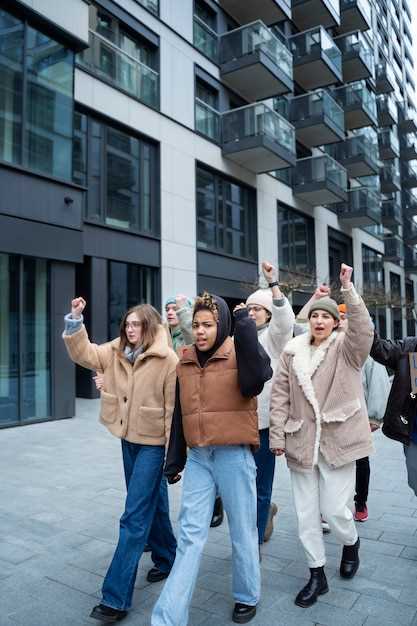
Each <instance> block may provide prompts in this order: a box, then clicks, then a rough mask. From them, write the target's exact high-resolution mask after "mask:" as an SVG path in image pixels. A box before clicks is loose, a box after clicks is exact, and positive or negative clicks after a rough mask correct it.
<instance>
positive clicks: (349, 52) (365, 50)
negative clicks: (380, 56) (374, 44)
mask: <svg viewBox="0 0 417 626" xmlns="http://www.w3.org/2000/svg"><path fill="white" fill-rule="evenodd" d="M335 42H336V43H337V45H338V47H339V49H340V51H341V52H342V57H343V61H345V60H347V59H350V58H352V57H357V58H359V59H360V60H361V61H362V63H363V64H364V65H365V66H366V68H367V69H368V71H369V74H370V75H371V76H374V74H375V60H374V51H373V50H372V48H371V46H370V45H369V43H368V41H367V40H366V39H365V37H364V35H363V34H362V33H361V32H360V31H358V32H356V33H349V34H347V35H342V36H340V37H337V38H336V39H335Z"/></svg>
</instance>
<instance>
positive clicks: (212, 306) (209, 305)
mask: <svg viewBox="0 0 417 626" xmlns="http://www.w3.org/2000/svg"><path fill="white" fill-rule="evenodd" d="M198 311H210V312H211V313H213V316H214V319H215V320H216V321H218V319H219V308H218V306H217V304H216V301H215V299H214V297H213V296H212V295H211V293H208V292H207V291H205V292H204V293H202V294H201V296H197V298H196V299H195V301H194V309H193V318H194V315H195V314H196V313H198Z"/></svg>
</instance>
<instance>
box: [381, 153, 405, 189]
mask: <svg viewBox="0 0 417 626" xmlns="http://www.w3.org/2000/svg"><path fill="white" fill-rule="evenodd" d="M380 180H381V191H382V192H383V193H389V192H393V191H397V190H399V189H401V174H400V162H399V160H398V159H392V160H390V161H384V163H383V165H382V167H381V169H380Z"/></svg>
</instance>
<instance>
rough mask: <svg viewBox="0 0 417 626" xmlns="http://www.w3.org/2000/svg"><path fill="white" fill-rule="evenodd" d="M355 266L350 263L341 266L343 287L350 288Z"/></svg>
mask: <svg viewBox="0 0 417 626" xmlns="http://www.w3.org/2000/svg"><path fill="white" fill-rule="evenodd" d="M352 272H353V267H350V265H346V263H342V265H341V266H340V282H341V284H342V287H343V289H349V288H350V286H351V284H352V283H351V281H350V279H351V277H352Z"/></svg>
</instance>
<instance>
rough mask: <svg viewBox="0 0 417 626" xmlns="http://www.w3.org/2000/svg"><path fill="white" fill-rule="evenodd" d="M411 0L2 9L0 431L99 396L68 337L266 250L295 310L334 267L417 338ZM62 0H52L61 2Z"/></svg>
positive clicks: (186, 0) (231, 281) (232, 296)
mask: <svg viewBox="0 0 417 626" xmlns="http://www.w3.org/2000/svg"><path fill="white" fill-rule="evenodd" d="M409 2H410V0H378V2H373V1H372V0H256V2H243V1H241V0H218V1H217V2H215V1H214V0H175V2H173V1H172V0H117V1H116V0H114V1H112V0H92V1H91V2H90V1H89V2H86V1H85V0H68V1H67V2H65V3H55V4H54V3H50V2H49V1H47V0H3V2H2V3H1V8H0V189H1V193H0V289H1V295H2V297H1V299H0V308H1V311H0V326H1V332H0V427H4V426H11V425H19V424H25V423H29V422H34V421H42V420H45V419H59V418H65V417H71V416H72V415H73V414H74V402H75V396H76V395H79V396H82V397H94V396H95V390H94V388H93V386H92V381H91V373H90V372H86V371H85V370H82V369H78V368H77V370H76V371H75V369H74V367H73V365H72V364H71V363H70V362H69V360H68V358H67V356H66V353H65V351H64V348H63V344H62V339H61V334H62V328H63V315H64V314H65V313H66V312H67V311H68V310H69V307H70V302H71V298H72V297H73V296H74V295H82V296H84V297H85V299H86V300H87V309H86V312H85V313H86V314H85V321H86V325H87V328H88V331H89V333H90V336H91V337H92V338H93V339H94V340H95V341H96V342H102V341H106V340H108V339H109V338H111V337H114V336H115V335H116V334H117V332H118V324H119V319H120V316H121V313H122V312H123V311H124V310H125V309H126V308H127V307H129V306H130V305H132V304H136V303H139V302H151V303H152V304H154V305H155V306H156V307H157V308H159V309H160V308H161V306H162V304H163V302H164V300H165V299H166V298H167V297H168V296H170V295H172V294H175V293H178V292H181V293H186V294H188V295H190V296H193V295H195V294H196V293H198V292H200V291H201V290H203V289H208V290H211V291H214V292H215V293H218V294H219V295H221V296H223V297H225V298H226V299H227V300H228V302H229V304H230V305H233V304H234V303H235V302H238V301H241V300H242V299H244V298H245V297H246V296H247V294H248V293H249V292H250V291H251V290H252V289H253V286H254V285H255V284H256V283H257V281H258V277H259V263H260V262H261V261H262V260H263V259H268V260H270V261H272V262H273V263H275V264H277V265H278V266H279V268H280V277H281V281H282V282H283V284H284V285H285V287H286V289H287V291H288V294H289V297H290V299H291V300H292V303H293V305H294V307H295V308H297V307H301V306H302V304H303V303H304V302H305V301H306V299H308V297H309V296H310V294H311V292H312V290H313V288H314V285H315V284H316V283H317V282H318V281H324V282H327V283H330V284H332V283H336V282H337V275H338V269H339V266H340V262H341V261H347V262H349V263H352V264H353V267H354V275H355V282H356V284H357V285H358V286H359V288H360V290H362V292H363V294H364V296H365V297H366V299H367V302H368V304H369V307H370V309H371V310H372V312H373V314H374V317H375V323H376V326H377V328H378V330H379V331H380V333H381V334H382V335H384V336H387V337H401V336H403V335H404V334H406V333H408V334H415V313H414V309H415V306H414V302H415V300H416V296H415V294H416V289H417V247H416V245H417V225H416V223H415V221H414V216H415V215H416V216H417V194H416V195H414V189H417V143H416V133H417V119H416V112H415V84H414V65H413V58H412V36H411V26H410V25H411V13H410V4H409ZM58 5H59V6H58Z"/></svg>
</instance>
